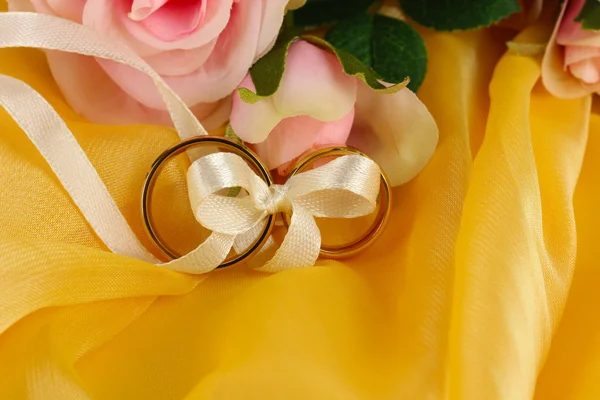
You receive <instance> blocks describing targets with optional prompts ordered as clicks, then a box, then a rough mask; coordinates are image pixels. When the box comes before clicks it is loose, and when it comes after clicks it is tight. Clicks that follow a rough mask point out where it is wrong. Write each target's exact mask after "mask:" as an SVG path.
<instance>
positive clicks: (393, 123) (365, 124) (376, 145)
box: [349, 84, 438, 186]
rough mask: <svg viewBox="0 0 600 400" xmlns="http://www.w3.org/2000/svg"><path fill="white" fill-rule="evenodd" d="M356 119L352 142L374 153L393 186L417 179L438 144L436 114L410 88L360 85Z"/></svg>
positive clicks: (367, 152)
mask: <svg viewBox="0 0 600 400" xmlns="http://www.w3.org/2000/svg"><path fill="white" fill-rule="evenodd" d="M354 121H355V122H354V126H353V127H352V132H351V134H350V139H349V144H350V145H351V146H354V147H356V148H358V149H360V150H362V151H364V152H365V153H366V154H368V155H369V156H371V157H372V158H373V159H374V160H375V161H376V162H377V163H378V164H379V165H380V166H381V168H382V169H383V170H384V171H385V172H386V174H387V175H388V177H389V180H390V183H391V184H392V186H397V185H401V184H403V183H405V182H407V181H409V180H411V179H412V178H414V177H415V176H416V175H417V174H418V173H419V172H420V171H421V170H422V169H423V167H424V166H425V165H426V164H427V162H428V161H429V159H430V158H431V156H432V155H433V153H434V151H435V148H436V146H437V142H438V128H437V125H436V123H435V121H434V119H433V117H432V116H431V114H430V113H429V111H428V110H427V107H425V105H424V104H423V103H421V101H420V100H419V98H418V97H417V96H416V95H415V94H414V93H413V92H411V91H410V90H409V89H407V88H405V89H402V90H400V91H399V92H397V93H394V94H380V93H377V92H375V91H373V90H371V89H370V88H368V87H367V86H366V85H365V84H361V85H360V86H359V89H358V100H357V103H356V118H355V120H354Z"/></svg>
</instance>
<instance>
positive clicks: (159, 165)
mask: <svg viewBox="0 0 600 400" xmlns="http://www.w3.org/2000/svg"><path fill="white" fill-rule="evenodd" d="M207 146H217V147H219V148H220V149H223V150H225V151H229V152H231V153H234V154H237V155H239V156H240V157H242V158H243V159H244V160H245V161H246V162H248V163H249V165H250V167H251V168H253V169H254V170H255V172H257V173H258V174H259V176H260V177H261V178H262V179H263V180H264V181H265V182H266V183H267V185H269V186H270V185H271V184H272V183H273V179H272V178H271V174H270V173H269V170H268V169H267V168H266V167H265V166H264V165H263V163H262V162H261V161H260V159H259V158H258V156H257V155H256V154H254V153H253V152H252V151H251V150H249V149H248V148H246V147H244V146H243V145H241V144H239V143H236V142H234V141H232V140H229V139H227V138H224V137H220V136H197V137H193V138H190V139H186V140H183V141H181V142H179V143H177V144H176V145H174V146H173V147H170V148H169V149H167V150H166V151H164V152H163V153H162V154H161V155H160V156H158V158H157V159H156V161H154V163H153V164H152V167H151V168H150V172H149V173H148V175H147V176H146V181H145V182H144V187H143V189H142V218H143V220H144V226H145V228H146V232H147V233H148V236H149V237H150V238H151V239H152V241H153V242H154V244H155V245H156V246H157V247H158V248H159V249H160V250H161V252H162V253H163V254H164V255H165V256H166V257H169V258H171V259H176V258H180V257H181V256H182V255H181V254H179V253H178V252H177V251H175V250H174V249H173V248H171V247H170V246H169V245H168V244H167V243H166V242H165V240H164V239H163V238H162V237H161V236H160V235H159V234H158V232H157V231H156V228H155V226H154V223H153V219H152V213H151V208H150V204H151V202H152V191H153V188H154V184H155V182H156V179H157V177H158V175H159V174H160V172H161V170H162V169H163V167H164V166H165V164H166V162H167V161H169V160H170V159H171V158H173V157H175V156H177V155H178V154H181V153H183V152H184V151H186V150H188V149H190V148H192V147H207ZM274 224H275V215H269V216H268V217H267V223H266V225H265V228H264V229H263V231H262V233H261V235H260V236H259V237H258V238H257V239H256V240H255V242H254V243H253V244H252V246H250V247H248V248H247V249H246V250H245V251H244V252H243V253H241V254H237V255H235V256H233V257H231V258H229V259H227V260H225V261H224V262H223V263H222V264H221V265H219V267H218V268H224V267H228V266H231V265H233V264H236V263H238V262H240V261H242V260H244V259H246V258H248V257H250V256H251V255H252V254H254V253H255V252H256V251H257V250H258V249H260V248H261V247H262V245H263V244H264V243H265V242H266V241H267V239H268V238H269V235H270V234H271V231H272V229H273V226H274Z"/></svg>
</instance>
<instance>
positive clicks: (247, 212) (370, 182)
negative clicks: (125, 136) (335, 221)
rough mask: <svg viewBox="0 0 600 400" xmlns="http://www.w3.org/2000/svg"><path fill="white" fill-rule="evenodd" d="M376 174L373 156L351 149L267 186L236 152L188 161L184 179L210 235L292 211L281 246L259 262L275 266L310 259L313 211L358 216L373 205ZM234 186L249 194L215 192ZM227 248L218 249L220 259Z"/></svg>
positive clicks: (315, 247) (315, 245)
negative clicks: (352, 153) (268, 258)
mask: <svg viewBox="0 0 600 400" xmlns="http://www.w3.org/2000/svg"><path fill="white" fill-rule="evenodd" d="M380 174H381V171H380V169H379V166H378V165H377V164H376V163H375V162H374V161H372V160H371V159H369V158H367V157H363V156H360V155H349V156H343V157H340V158H337V159H335V160H333V161H331V162H329V163H327V164H325V165H323V166H320V167H318V168H314V169H312V170H310V171H307V172H303V173H300V174H297V175H294V176H293V177H291V178H289V179H288V180H287V182H286V183H285V184H284V185H271V186H267V184H266V183H265V182H264V181H263V180H262V179H261V178H259V177H258V175H257V174H256V173H255V172H254V171H253V170H252V169H251V168H250V167H249V166H248V165H247V164H246V162H245V161H244V160H243V159H242V158H241V157H239V156H238V155H236V154H231V153H214V154H210V155H207V156H204V157H202V158H200V159H198V160H196V161H195V162H194V163H193V164H192V165H191V166H190V168H189V169H188V172H187V181H188V190H189V196H190V203H191V205H192V210H193V211H194V215H195V216H196V219H197V220H198V222H199V223H200V224H202V225H203V226H204V227H206V228H207V229H209V230H211V231H213V235H217V234H219V235H222V236H223V237H224V238H225V237H226V236H229V237H230V240H232V241H233V240H234V238H235V237H236V236H238V235H243V234H246V233H247V232H251V231H252V229H253V228H254V227H255V226H257V225H259V224H260V223H261V222H263V221H264V220H265V218H266V217H267V216H268V215H273V214H277V213H280V212H282V213H287V214H292V217H291V222H290V226H289V228H288V232H287V234H286V236H285V238H284V239H283V242H282V244H281V247H280V248H279V249H278V250H277V251H276V252H275V255H274V256H273V258H271V260H269V261H268V262H267V263H266V264H265V265H264V266H262V267H260V268H258V269H259V270H261V271H266V272H275V271H280V270H284V269H289V268H298V267H305V266H310V265H314V263H315V261H316V260H317V258H318V257H319V251H320V247H321V235H320V232H319V228H318V227H317V224H316V222H315V219H314V217H322V218H323V217H324V218H356V217H361V216H364V215H368V214H371V213H372V212H373V211H375V208H376V205H377V196H378V194H379V188H380ZM236 186H239V187H242V188H243V189H245V190H246V191H247V192H248V194H249V196H245V197H227V196H223V195H220V194H219V192H220V191H222V190H223V189H227V188H230V187H236ZM228 252H229V249H228V250H227V251H226V252H224V253H222V254H221V256H222V257H223V259H224V258H225V257H226V256H227V254H228ZM217 265H218V264H217ZM217 265H215V267H216V266H217Z"/></svg>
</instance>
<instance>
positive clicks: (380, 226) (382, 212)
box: [284, 147, 392, 259]
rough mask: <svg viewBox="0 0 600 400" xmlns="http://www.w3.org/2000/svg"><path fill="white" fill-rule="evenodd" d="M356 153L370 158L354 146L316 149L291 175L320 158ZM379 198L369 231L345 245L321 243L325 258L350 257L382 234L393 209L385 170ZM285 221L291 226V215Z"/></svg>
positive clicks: (297, 165)
mask: <svg viewBox="0 0 600 400" xmlns="http://www.w3.org/2000/svg"><path fill="white" fill-rule="evenodd" d="M354 154H358V155H360V156H363V157H367V158H369V159H370V157H369V156H367V155H366V154H364V153H363V152H361V151H360V150H357V149H354V148H352V147H327V148H323V149H319V150H316V151H314V152H312V153H310V154H309V155H307V156H306V157H304V158H302V159H300V161H298V162H297V163H296V165H294V167H293V169H292V172H290V175H289V177H290V178H291V177H292V176H294V175H296V174H299V173H301V172H303V171H305V170H306V169H307V168H308V167H309V166H310V165H312V164H313V163H314V162H315V161H317V160H319V159H323V158H326V157H335V156H346V155H354ZM378 200H379V201H378V203H379V206H378V208H377V216H376V218H375V220H374V221H373V224H372V225H371V227H370V228H369V231H368V232H367V233H366V234H365V235H363V236H362V237H360V238H358V239H357V240H355V241H353V242H351V243H349V244H347V245H345V246H336V247H333V246H332V247H327V246H323V245H321V251H320V255H321V256H322V257H324V258H333V259H338V258H345V257H349V256H351V255H353V254H356V253H358V252H360V251H362V250H364V249H366V248H367V247H368V246H370V245H371V244H373V242H374V241H375V239H377V238H378V237H379V236H380V235H381V233H382V232H383V230H384V228H385V226H386V224H387V221H388V219H389V216H390V212H391V209H392V192H391V186H390V183H389V181H388V178H387V176H386V175H385V173H384V172H383V170H381V190H380V192H379V199H378ZM284 222H285V224H286V225H287V226H289V223H290V217H289V216H288V215H285V216H284Z"/></svg>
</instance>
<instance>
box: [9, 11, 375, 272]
mask: <svg viewBox="0 0 600 400" xmlns="http://www.w3.org/2000/svg"><path fill="white" fill-rule="evenodd" d="M4 47H34V48H40V49H48V50H58V51H66V52H72V53H77V54H83V55H88V56H94V57H98V58H104V59H107V60H112V61H116V62H119V63H122V64H125V65H128V66H131V67H133V68H136V69H138V70H139V71H141V72H143V73H145V74H147V75H148V76H149V77H150V78H152V81H153V82H154V84H155V85H156V87H157V89H158V90H159V92H160V94H161V96H162V98H163V99H164V101H165V103H166V105H167V109H168V111H169V113H170V115H171V119H172V120H173V124H174V126H175V128H176V130H177V132H178V133H179V136H180V137H181V138H182V139H183V138H188V137H192V136H197V135H205V134H206V131H205V130H204V128H203V127H202V125H201V124H200V122H199V121H198V120H197V119H196V118H195V117H194V115H193V114H192V112H191V111H190V110H189V108H188V107H187V106H186V105H185V103H183V101H182V100H181V99H180V98H179V97H178V96H177V95H176V94H175V93H174V92H173V91H172V90H171V89H170V88H169V86H168V85H167V84H166V83H165V82H164V80H163V79H162V78H161V77H160V76H159V75H158V74H157V73H156V72H155V71H154V70H153V69H152V68H151V67H150V66H149V65H148V64H147V63H146V62H145V61H144V60H143V59H141V58H140V57H139V56H138V55H137V54H135V52H134V51H133V50H131V49H129V48H128V47H127V46H126V45H124V44H122V43H117V42H114V41H112V40H109V39H108V38H106V37H104V36H102V35H101V34H100V33H98V32H96V31H94V30H93V29H91V28H88V27H86V26H83V25H80V24H76V23H74V22H71V21H68V20H64V19H61V18H57V17H53V16H49V15H43V14H37V13H23V12H7V13H0V48H4ZM0 105H2V106H3V107H4V108H5V109H6V110H7V111H8V113H9V114H10V115H11V116H12V117H13V119H14V120H15V121H16V122H17V124H18V125H19V126H20V127H21V128H22V129H23V131H24V132H25V134H26V135H27V136H28V137H29V139H30V140H31V141H32V142H33V143H34V145H35V146H36V147H37V148H38V150H39V151H40V153H41V155H42V156H43V157H44V158H45V159H46V161H47V162H48V164H49V165H50V167H51V169H52V171H53V172H54V173H55V174H56V176H57V177H58V179H59V181H60V182H61V184H62V185H63V187H64V188H65V190H66V191H67V193H69V195H70V196H71V198H72V199H73V202H74V203H75V204H76V205H77V207H78V208H79V210H80V211H81V213H82V215H83V216H84V217H85V219H86V220H87V221H88V222H89V224H90V226H91V227H92V229H93V230H94V231H95V233H96V234H97V235H98V237H99V238H100V239H101V240H102V241H103V242H104V243H105V244H106V246H107V247H108V248H109V249H110V250H111V251H113V252H114V253H118V254H122V255H125V256H129V257H134V258H137V259H140V260H144V261H147V262H151V263H154V264H156V265H160V266H162V267H165V268H168V269H172V270H175V271H181V272H187V273H196V274H197V273H204V272H207V271H210V270H212V269H214V268H215V267H216V266H218V265H219V264H220V263H221V262H222V261H223V260H224V259H225V257H226V256H227V254H228V253H229V251H230V250H231V248H232V246H234V245H236V242H241V241H248V238H249V236H252V237H253V236H255V235H256V231H257V228H258V227H260V226H261V225H260V224H264V218H265V217H266V215H268V214H269V213H275V212H279V211H286V212H289V211H291V212H293V215H292V219H291V225H290V229H289V231H288V234H287V235H286V237H285V239H284V241H283V243H282V245H281V247H280V248H279V249H278V250H277V252H276V253H275V256H274V257H273V258H272V259H271V260H270V261H269V262H267V263H266V264H265V265H264V266H263V267H262V269H263V270H266V271H278V270H281V269H285V268H291V267H299V266H308V265H313V264H314V262H315V260H316V258H317V257H318V250H319V247H320V233H319V230H318V228H317V227H316V223H315V221H314V218H313V216H315V217H344V218H353V217H354V216H360V215H365V214H368V213H370V212H372V211H373V208H374V204H375V199H376V197H377V193H378V191H379V167H378V166H377V165H376V164H375V163H374V162H373V161H371V160H369V159H367V158H365V157H360V156H345V157H341V158H339V159H337V160H334V161H332V162H331V163H329V164H327V165H326V166H323V167H320V168H317V169H315V170H312V171H309V172H306V173H303V174H299V175H298V176H296V177H294V178H292V179H290V181H288V182H287V183H286V184H285V185H281V186H279V185H274V186H271V187H270V188H269V187H267V186H266V184H265V183H264V182H263V181H262V180H260V178H258V176H256V175H255V174H254V172H253V171H252V170H251V169H250V168H249V167H248V166H247V165H246V164H245V163H244V162H243V160H241V159H240V158H239V157H237V156H232V155H228V154H222V153H217V154H213V155H210V156H206V157H203V158H201V159H199V160H196V161H195V162H194V163H193V164H192V166H191V167H190V170H189V172H188V185H189V192H190V200H191V202H192V206H193V208H194V212H195V215H196V217H197V219H198V221H199V222H200V223H202V224H203V225H205V226H206V227H208V228H209V229H212V230H214V232H213V233H212V234H211V235H210V236H209V238H208V239H207V240H206V241H205V242H203V243H202V244H200V245H199V246H198V247H197V248H196V249H194V250H193V251H191V252H190V253H188V254H187V255H185V256H183V257H181V258H179V259H177V260H173V261H171V262H169V263H164V264H161V263H160V262H159V261H158V260H157V259H156V258H155V257H154V256H153V255H152V254H151V253H150V252H149V251H148V250H147V249H146V248H144V246H143V245H142V244H141V243H140V241H139V240H138V238H137V237H136V236H135V234H134V233H133V231H132V229H131V227H130V226H129V225H128V223H127V221H126V219H125V217H124V216H123V215H122V213H121V212H120V210H119V209H118V207H117V205H116V203H115V202H114V199H113V198H112V197H111V196H110V193H109V192H108V190H107V188H106V186H105V185H104V183H103V182H102V180H101V179H100V177H99V175H98V173H97V171H96V170H95V168H94V167H93V165H92V164H91V162H90V161H89V159H88V158H87V156H86V154H85V152H84V151H83V150H82V148H81V147H80V146H79V144H78V143H77V140H76V139H75V137H74V136H73V134H72V133H71V131H70V130H69V128H68V127H67V125H66V124H65V122H64V121H63V120H62V118H61V117H60V116H59V115H58V113H56V111H55V110H54V109H53V108H52V106H51V105H50V104H49V103H48V102H47V101H46V100H45V99H44V98H43V97H42V96H41V95H40V94H39V93H37V92H36V91H35V90H34V89H32V88H31V87H29V86H28V85H27V84H25V83H24V82H22V81H20V80H18V79H15V78H13V77H10V76H6V75H0ZM236 157H237V158H236ZM206 163H208V164H210V163H212V167H208V168H206V166H205V165H204V164H206ZM205 168H206V169H205ZM208 177H212V178H211V179H208ZM224 185H225V186H224ZM232 186H241V187H244V188H245V189H246V190H247V191H248V193H249V194H250V196H248V198H229V197H223V196H218V195H217V193H216V192H218V190H220V189H219V188H224V187H232ZM237 218H241V219H237ZM236 238H237V241H236ZM240 239H243V240H240ZM236 247H237V246H236Z"/></svg>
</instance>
